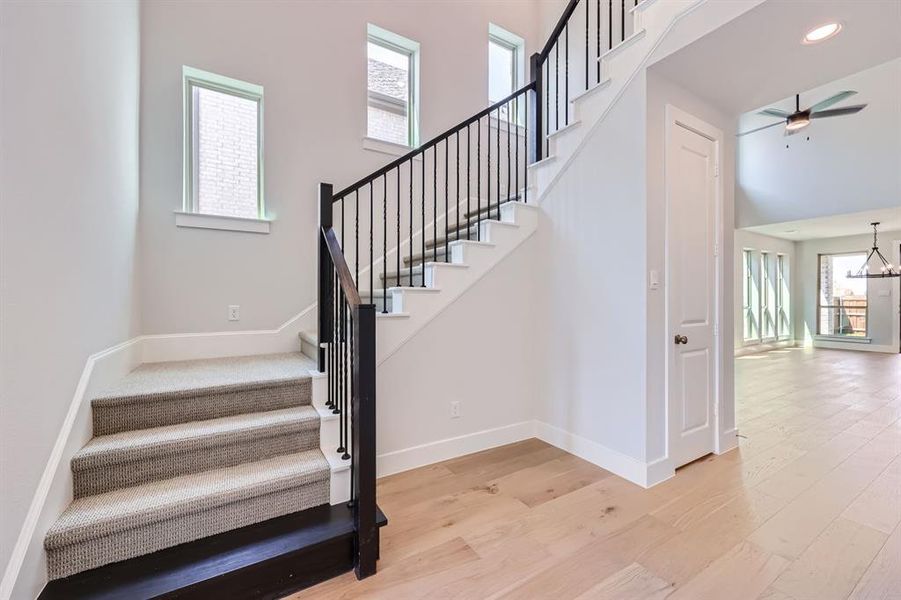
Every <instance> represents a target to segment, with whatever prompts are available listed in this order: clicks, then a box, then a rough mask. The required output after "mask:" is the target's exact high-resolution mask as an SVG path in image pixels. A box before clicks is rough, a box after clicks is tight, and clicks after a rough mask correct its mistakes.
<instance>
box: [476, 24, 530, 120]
mask: <svg viewBox="0 0 901 600" xmlns="http://www.w3.org/2000/svg"><path fill="white" fill-rule="evenodd" d="M492 41H494V42H496V43H498V44H500V45H502V46H507V47H508V48H510V49H512V50H513V91H514V92H515V91H516V90H518V89H520V88H521V87H522V86H524V85H525V81H526V41H525V39H523V38H522V37H520V36H518V35H516V34H515V33H513V32H511V31H507V30H506V29H504V28H503V27H500V26H499V25H495V24H494V23H488V42H489V43H491V42H492ZM487 75H488V78H486V80H485V97H486V98H487V99H488V103H487V104H486V106H491V104H492V103H493V102H492V100H491V98H490V96H489V84H488V81H489V80H490V78H491V73H487ZM517 113H518V114H517V115H516V125H517V126H520V127H521V126H522V124H524V122H525V116H524V115H525V102H521V103H520V106H519V107H518V109H517ZM494 120H495V121H497V120H498V119H497V117H494Z"/></svg>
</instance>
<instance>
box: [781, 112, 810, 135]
mask: <svg viewBox="0 0 901 600" xmlns="http://www.w3.org/2000/svg"><path fill="white" fill-rule="evenodd" d="M808 125H810V115H808V114H807V113H798V114H794V115H792V116H790V117H789V118H788V122H787V123H786V124H785V128H786V129H788V130H789V131H797V130H798V129H803V128H805V127H807V126H808Z"/></svg>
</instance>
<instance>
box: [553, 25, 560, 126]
mask: <svg viewBox="0 0 901 600" xmlns="http://www.w3.org/2000/svg"><path fill="white" fill-rule="evenodd" d="M557 129H560V40H557V41H556V42H554V130H557Z"/></svg>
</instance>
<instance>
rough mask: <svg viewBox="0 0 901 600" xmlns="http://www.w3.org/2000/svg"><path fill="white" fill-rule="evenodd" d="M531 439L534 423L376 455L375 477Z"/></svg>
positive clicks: (493, 429)
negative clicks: (376, 474)
mask: <svg viewBox="0 0 901 600" xmlns="http://www.w3.org/2000/svg"><path fill="white" fill-rule="evenodd" d="M533 437H536V436H535V426H534V421H521V422H519V423H513V424H512V425H504V426H502V427H495V428H492V429H483V430H482V431H476V432H473V433H468V434H465V435H461V436H457V437H452V438H446V439H443V440H438V441H435V442H429V443H427V444H421V445H419V446H412V447H410V448H404V449H403V450H395V451H393V452H386V453H384V454H380V455H379V456H378V459H377V469H376V470H377V472H378V477H387V476H388V475H394V474H395V473H401V472H403V471H409V470H410V469H416V468H418V467H424V466H427V465H431V464H434V463H437V462H441V461H443V460H450V459H451V458H457V457H459V456H464V455H466V454H472V453H473V452H481V451H482V450H489V449H491V448H496V447H497V446H504V445H506V444H512V443H514V442H521V441H523V440H527V439H530V438H533Z"/></svg>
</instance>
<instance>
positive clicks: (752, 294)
mask: <svg viewBox="0 0 901 600" xmlns="http://www.w3.org/2000/svg"><path fill="white" fill-rule="evenodd" d="M742 270H743V273H742V275H743V281H744V286H743V287H744V289H743V294H742V299H743V301H742V312H743V315H744V340H745V341H746V342H750V341H755V340H759V339H760V327H759V321H758V316H759V314H758V307H759V298H760V295H759V293H760V290H759V287H758V285H757V280H756V277H755V273H754V254H753V252H752V251H751V250H743V251H742Z"/></svg>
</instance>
